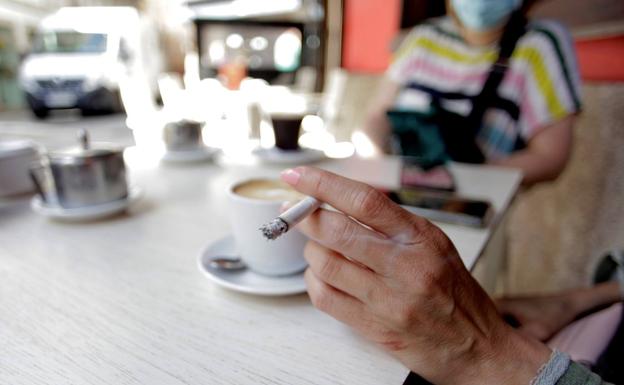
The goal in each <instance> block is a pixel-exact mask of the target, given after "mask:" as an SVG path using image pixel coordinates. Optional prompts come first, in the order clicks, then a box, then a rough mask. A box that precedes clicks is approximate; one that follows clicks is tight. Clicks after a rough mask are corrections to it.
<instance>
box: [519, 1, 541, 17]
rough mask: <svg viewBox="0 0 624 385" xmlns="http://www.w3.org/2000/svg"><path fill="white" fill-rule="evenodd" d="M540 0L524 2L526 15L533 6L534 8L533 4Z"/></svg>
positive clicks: (523, 9)
mask: <svg viewBox="0 0 624 385" xmlns="http://www.w3.org/2000/svg"><path fill="white" fill-rule="evenodd" d="M539 1H540V0H524V1H523V2H522V8H521V9H522V12H523V13H524V14H525V15H526V14H527V13H529V11H530V10H531V8H533V6H534V5H535V4H537V3H538V2H539Z"/></svg>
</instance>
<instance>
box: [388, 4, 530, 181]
mask: <svg viewBox="0 0 624 385" xmlns="http://www.w3.org/2000/svg"><path fill="white" fill-rule="evenodd" d="M525 31H526V18H525V17H524V15H523V14H522V13H521V12H515V13H514V14H513V15H512V17H511V19H510V20H509V22H508V24H507V27H506V29H505V32H504V34H503V36H502V38H501V41H500V52H499V56H498V59H497V61H496V62H495V63H494V65H493V66H492V68H491V69H490V73H489V75H488V77H487V80H486V81H485V84H484V86H483V89H482V91H481V93H480V94H479V95H477V96H476V97H475V98H473V100H472V104H473V108H472V111H471V113H470V114H469V115H468V116H467V117H464V116H461V115H459V114H456V113H454V112H451V111H448V110H446V109H444V108H443V107H442V103H441V99H443V98H444V97H443V96H440V94H439V93H437V92H435V91H434V90H431V89H424V88H425V87H419V88H420V89H421V90H423V91H425V92H428V93H429V95H430V96H431V99H432V102H431V110H430V111H429V112H427V113H421V112H415V111H403V110H390V111H388V112H387V116H388V119H389V120H390V125H391V127H392V135H393V142H394V143H396V144H397V146H396V147H398V148H397V149H396V150H397V151H396V152H398V153H400V154H401V155H405V156H411V157H416V158H418V159H419V162H420V165H421V166H422V167H423V168H425V169H428V168H432V167H435V166H438V165H440V164H444V163H446V162H447V161H449V160H453V161H457V162H462V163H484V162H485V156H484V154H483V152H482V151H481V149H480V148H479V146H478V145H477V142H476V138H477V134H478V133H479V130H480V128H481V124H482V122H483V117H484V115H485V112H486V111H487V109H488V108H489V107H492V106H493V105H494V104H496V100H497V96H498V87H499V86H500V84H501V82H502V81H503V78H504V77H505V73H506V72H507V68H508V64H509V58H510V57H511V55H512V53H513V51H514V49H515V47H516V44H517V42H518V40H519V39H520V37H522V35H524V33H525Z"/></svg>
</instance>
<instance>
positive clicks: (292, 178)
mask: <svg viewBox="0 0 624 385" xmlns="http://www.w3.org/2000/svg"><path fill="white" fill-rule="evenodd" d="M280 176H281V178H282V180H283V181H284V182H286V183H288V184H289V185H292V186H294V185H296V184H297V183H298V182H299V179H300V178H301V170H300V169H298V168H290V169H288V170H284V171H282V173H281V174H280Z"/></svg>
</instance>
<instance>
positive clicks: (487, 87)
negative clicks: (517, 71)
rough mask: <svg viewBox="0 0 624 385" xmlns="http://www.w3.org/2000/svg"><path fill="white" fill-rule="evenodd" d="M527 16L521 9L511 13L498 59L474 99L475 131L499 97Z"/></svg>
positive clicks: (472, 124)
mask: <svg viewBox="0 0 624 385" xmlns="http://www.w3.org/2000/svg"><path fill="white" fill-rule="evenodd" d="M526 23H527V21H526V18H525V16H524V14H523V13H522V12H520V11H516V12H514V13H513V14H512V15H511V18H510V19H509V22H508V23H507V26H506V27H505V31H504V32H503V36H502V37H501V41H500V44H499V47H500V51H499V54H498V59H497V60H496V62H495V63H494V65H492V68H490V73H489V75H488V77H487V79H486V81H485V84H484V86H483V89H482V90H481V93H480V94H479V95H477V97H476V98H475V99H474V101H473V105H472V111H471V113H470V115H469V116H468V122H469V125H470V127H471V128H472V129H473V130H474V133H475V135H476V133H478V131H479V129H480V128H481V124H482V122H483V116H484V115H485V111H486V110H487V109H488V108H489V107H491V105H492V103H493V101H494V100H495V98H496V97H497V92H498V87H499V86H500V84H501V83H502V81H503V78H504V77H505V74H506V73H507V69H508V68H509V59H510V58H511V55H512V54H513V51H514V50H515V49H516V45H517V43H518V41H519V40H520V38H521V37H522V36H523V35H524V33H525V32H526Z"/></svg>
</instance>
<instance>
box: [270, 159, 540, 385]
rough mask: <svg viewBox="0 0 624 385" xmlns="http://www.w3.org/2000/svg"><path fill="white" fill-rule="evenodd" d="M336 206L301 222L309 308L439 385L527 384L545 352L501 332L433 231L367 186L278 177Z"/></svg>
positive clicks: (321, 176)
mask: <svg viewBox="0 0 624 385" xmlns="http://www.w3.org/2000/svg"><path fill="white" fill-rule="evenodd" d="M282 179H283V180H284V181H285V182H287V183H289V184H290V185H291V186H293V187H294V188H295V189H297V190H298V191H300V192H302V193H304V194H306V195H311V196H314V197H316V198H318V199H320V200H321V201H323V202H326V203H328V204H330V205H331V206H333V207H334V208H336V209H337V210H340V211H341V212H334V211H329V210H323V209H321V210H317V211H316V212H315V213H314V214H312V215H311V216H310V217H308V218H307V219H306V220H305V221H303V222H302V223H301V224H300V225H299V229H300V230H301V231H302V232H304V233H305V234H306V235H307V236H308V237H309V238H310V239H311V241H310V242H309V244H308V245H307V247H306V250H305V257H306V259H307V261H308V263H309V265H310V266H309V269H308V270H307V271H306V274H305V278H306V282H307V285H308V293H309V295H310V298H311V300H312V302H313V304H314V305H315V306H316V307H317V308H319V309H320V310H322V311H324V312H326V313H328V314H330V315H331V316H333V317H334V318H336V319H338V320H340V321H342V322H344V323H345V324H347V325H349V326H351V327H352V328H354V329H355V330H357V331H358V332H359V333H361V334H362V335H363V336H364V337H366V338H367V339H369V340H371V341H373V342H375V343H377V344H379V345H380V346H381V347H383V348H384V349H386V350H387V351H389V352H390V353H391V354H393V355H394V356H395V357H396V358H398V359H399V360H400V361H401V362H402V363H403V364H405V365H406V366H407V367H408V368H410V369H411V370H413V371H414V372H417V373H418V374H420V375H421V376H423V377H425V378H426V379H428V380H429V381H431V382H433V383H435V384H437V385H444V384H454V385H460V384H489V383H492V384H528V383H529V382H530V381H531V379H532V378H533V377H534V376H535V375H536V373H537V371H538V369H539V367H540V366H541V365H542V364H544V363H545V362H546V361H547V360H548V358H549V355H550V350H549V349H548V348H546V347H545V346H544V345H542V344H541V343H538V342H537V341H534V340H530V339H527V338H525V337H522V336H521V335H520V334H518V333H516V332H514V331H513V329H511V328H510V327H509V326H507V325H506V324H505V323H504V322H503V321H502V319H501V318H500V316H499V315H498V312H497V310H496V307H495V306H494V304H493V302H492V301H491V300H490V298H489V297H488V296H487V294H486V293H485V292H484V291H483V290H482V289H481V287H479V285H478V284H477V283H476V281H475V280H474V279H473V278H472V277H471V276H470V273H469V272H468V271H467V270H466V268H465V267H464V265H463V263H462V261H461V260H460V258H459V256H458V254H457V251H456V250H455V248H454V246H453V244H452V243H451V241H450V240H449V239H448V238H447V237H446V236H445V234H444V233H443V232H442V231H441V230H440V229H439V228H437V227H436V226H434V225H433V224H431V223H430V222H428V221H426V220H425V219H423V218H420V217H418V216H415V215H412V214H410V213H409V212H408V211H406V210H404V209H402V208H401V207H400V206H398V205H396V204H394V203H392V202H391V201H390V200H389V199H388V198H387V197H386V196H385V195H383V194H382V193H380V192H379V191H377V190H375V189H373V188H372V187H370V186H367V185H364V184H361V183H358V182H355V181H352V180H349V179H345V178H342V177H339V176H337V175H334V174H331V173H329V172H325V171H321V170H318V169H315V168H297V169H294V170H287V171H285V172H284V173H282Z"/></svg>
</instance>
